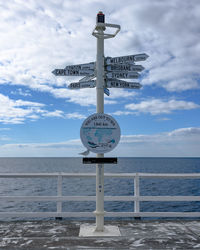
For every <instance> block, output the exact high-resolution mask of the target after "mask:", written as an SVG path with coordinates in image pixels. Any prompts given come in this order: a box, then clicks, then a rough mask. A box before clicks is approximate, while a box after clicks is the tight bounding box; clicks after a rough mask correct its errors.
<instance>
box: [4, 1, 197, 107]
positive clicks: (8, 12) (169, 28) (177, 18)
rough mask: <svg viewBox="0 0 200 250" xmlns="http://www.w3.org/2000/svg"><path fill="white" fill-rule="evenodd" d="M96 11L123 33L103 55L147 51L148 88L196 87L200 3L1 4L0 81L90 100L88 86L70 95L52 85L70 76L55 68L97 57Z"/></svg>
mask: <svg viewBox="0 0 200 250" xmlns="http://www.w3.org/2000/svg"><path fill="white" fill-rule="evenodd" d="M99 9H102V10H103V11H105V14H106V21H107V22H112V23H118V24H120V25H121V32H120V33H119V34H118V36H117V37H116V38H115V39H109V40H107V41H106V46H105V55H106V56H117V55H126V54H132V53H140V52H146V53H147V54H149V55H150V58H149V59H148V60H147V61H146V62H142V64H143V65H145V66H146V68H147V69H150V72H149V74H147V75H146V74H143V76H144V78H143V80H142V83H143V84H144V85H145V84H157V85H159V86H162V87H164V88H165V89H167V90H168V91H182V90H189V89H195V88H198V87H199V83H198V81H197V78H199V66H200V46H199V39H198V35H197V34H198V33H199V25H198V24H199V22H200V20H199V19H200V15H199V13H200V4H199V1H198V0H193V1H185V0H169V1H157V0H153V1H152V0H146V1H130V0H127V1H126V3H125V4H124V2H122V1H121V0H115V1H114V0H112V1H107V0H102V1H101V2H99V1H86V0H84V1H80V0H77V1H76V2H75V1H72V0H68V1H42V2H38V1H34V0H28V1H16V2H14V1H5V2H4V4H3V5H1V6H0V12H1V16H0V22H1V26H0V33H1V40H0V47H1V56H0V72H1V74H0V83H1V84H8V83H9V84H17V85H24V86H27V87H29V88H32V89H38V90H39V91H46V92H50V93H52V94H54V96H56V97H58V98H59V97H62V96H68V98H69V99H68V100H69V101H70V102H74V103H79V104H80V103H81V104H83V105H92V103H93V98H92V97H91V94H90V93H89V91H88V92H84V97H83V93H82V92H81V91H77V92H76V94H74V93H73V92H71V93H70V94H69V93H68V92H67V91H64V89H61V90H57V89H54V88H52V86H53V85H55V86H66V82H68V83H69V82H71V81H73V80H72V78H67V77H54V76H53V75H52V73H51V71H52V70H53V69H55V68H58V67H65V66H66V65H68V64H76V63H84V62H91V61H94V60H95V57H96V38H94V37H93V36H92V35H91V31H92V29H93V27H94V25H95V16H96V13H97V11H98V10H99ZM77 10H78V11H77ZM88 10H90V11H89V12H88ZM158 20H159V22H158ZM59 92H60V93H59ZM61 92H62V93H61ZM127 93H128V92H124V94H125V95H122V96H124V97H126V95H127ZM70 95H74V96H73V97H70ZM75 95H76V96H75ZM114 95H115V93H114V92H113V100H106V101H107V103H114V101H115V99H117V98H118V97H119V96H117V95H116V96H115V99H114ZM85 97H87V98H85ZM84 98H85V100H86V99H88V100H89V101H88V102H87V101H84ZM79 99H80V100H81V102H79V101H78V100H79Z"/></svg>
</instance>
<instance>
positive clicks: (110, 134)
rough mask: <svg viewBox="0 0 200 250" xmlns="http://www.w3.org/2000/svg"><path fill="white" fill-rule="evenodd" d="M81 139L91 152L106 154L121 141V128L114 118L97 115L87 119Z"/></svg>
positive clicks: (81, 131)
mask: <svg viewBox="0 0 200 250" xmlns="http://www.w3.org/2000/svg"><path fill="white" fill-rule="evenodd" d="M80 137H81V141H82V143H83V145H84V146H85V147H86V148H87V149H89V150H90V151H91V152H93V153H97V154H104V153H108V152H110V151H111V150H113V149H114V148H115V147H116V146H117V144H118V142H119V140H120V127H119V125H118V123H117V121H116V120H115V119H114V118H113V117H112V116H110V115H107V114H102V113H97V114H93V115H91V116H89V117H88V118H87V119H85V121H84V122H83V124H82V126H81V130H80Z"/></svg>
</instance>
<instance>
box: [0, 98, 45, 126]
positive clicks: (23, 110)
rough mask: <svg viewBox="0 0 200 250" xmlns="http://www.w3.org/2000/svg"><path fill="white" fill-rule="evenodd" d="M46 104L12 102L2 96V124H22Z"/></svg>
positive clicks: (0, 102)
mask: <svg viewBox="0 0 200 250" xmlns="http://www.w3.org/2000/svg"><path fill="white" fill-rule="evenodd" d="M41 107H44V104H41V103H37V102H29V101H23V100H12V99H9V97H7V96H4V95H2V94H0V122H2V123H4V124H9V123H10V124H20V123H23V122H24V120H25V119H26V118H28V117H29V116H31V115H32V114H33V113H37V112H39V111H40V110H41Z"/></svg>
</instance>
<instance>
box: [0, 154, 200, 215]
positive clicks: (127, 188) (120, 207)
mask: <svg viewBox="0 0 200 250" xmlns="http://www.w3.org/2000/svg"><path fill="white" fill-rule="evenodd" d="M104 171H105V173H138V172H139V173H200V158H133V157H130V158H123V157H120V158H118V163H117V164H107V165H105V166H104ZM55 172H65V173H95V172H96V165H95V164H83V163H82V158H78V157H77V158H75V157H67V158H53V157H52V158H28V157H27V158H0V173H55ZM95 181H96V179H95V178H89V179H87V178H64V179H63V195H64V196H65V195H70V196H82V195H84V196H85V195H86V196H87V195H95V192H96V188H95V185H96V184H95ZM56 189H57V179H56V178H0V196H17V195H18V196H39V195H41V196H49V195H52V196H54V195H57V190H56ZM104 192H105V195H107V196H114V195H120V196H122V195H125V196H127V195H134V181H133V180H132V179H123V178H105V183H104ZM140 195H145V196H146V195H150V196H154V195H178V196H179V195H183V196H186V195H189V196H193V195H197V196H199V195H200V179H160V178H159V179H155V178H152V179H141V180H140ZM95 206H96V205H95V202H93V201H91V202H75V201H74V202H63V204H62V210H63V211H64V212H70V211H73V212H80V211H81V212H85V211H95ZM104 206H105V211H109V212H110V211H112V212H128V211H130V212H133V211H134V203H133V202H118V201H112V202H110V201H109V202H105V205H104ZM140 210H141V211H143V212H199V211H200V202H198V201H195V202H152V201H148V202H147V201H145V202H141V203H140ZM54 211H56V202H24V201H23V202H16V201H2V200H1V201H0V212H54ZM0 220H1V218H0Z"/></svg>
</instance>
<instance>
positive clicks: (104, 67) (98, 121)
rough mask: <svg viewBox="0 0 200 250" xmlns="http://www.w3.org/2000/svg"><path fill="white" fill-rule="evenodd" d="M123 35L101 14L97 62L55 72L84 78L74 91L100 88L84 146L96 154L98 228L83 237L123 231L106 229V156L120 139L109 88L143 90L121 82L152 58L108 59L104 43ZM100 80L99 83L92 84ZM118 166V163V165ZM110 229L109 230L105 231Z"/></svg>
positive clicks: (97, 29)
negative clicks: (108, 109)
mask: <svg viewBox="0 0 200 250" xmlns="http://www.w3.org/2000/svg"><path fill="white" fill-rule="evenodd" d="M107 27H108V28H111V29H115V32H114V33H112V34H108V33H104V31H105V30H106V28H107ZM119 31H120V25H118V24H109V23H105V16H104V14H103V13H102V12H99V13H98V14H97V23H96V26H95V28H94V30H93V32H92V35H93V36H95V37H96V38H97V56H96V62H90V63H85V64H77V65H68V66H66V67H65V68H64V69H55V70H53V71H52V73H53V74H54V75H55V76H84V77H83V78H82V79H81V80H79V82H75V83H71V84H69V88H70V89H80V88H94V87H96V114H93V115H91V116H89V117H88V118H87V119H86V120H85V121H84V122H83V125H82V127H81V132H80V136H81V140H82V142H83V145H84V146H85V147H86V148H87V149H88V150H90V151H92V152H94V153H96V154H97V155H96V158H95V159H96V160H91V159H90V160H88V161H90V162H92V161H93V162H92V163H94V162H95V163H97V165H96V211H95V212H94V213H95V215H96V226H95V228H94V227H87V226H86V227H87V228H84V230H83V231H84V232H82V233H81V232H80V234H79V235H81V236H83V235H84V236H94V235H95V236H98V233H100V234H99V236H104V235H105V236H107V235H109V236H120V232H119V229H118V228H117V227H115V229H113V227H112V228H109V226H104V213H105V212H104V163H108V162H107V161H106V159H105V158H104V153H107V152H109V151H111V150H113V149H114V148H115V147H116V145H117V144H118V142H119V139H120V128H119V125H118V124H117V122H116V121H115V119H114V118H112V117H111V116H109V115H106V114H104V93H105V94H106V95H108V96H109V95H110V92H109V89H107V88H128V89H139V88H141V86H142V85H141V84H140V83H138V82H127V81H123V80H119V79H134V78H138V77H139V76H140V75H139V74H138V72H141V71H142V70H144V67H143V66H142V65H136V64H135V62H138V61H145V60H146V59H147V58H148V55H147V54H145V53H143V54H136V55H127V56H119V57H107V58H104V39H108V38H113V37H115V36H116V35H117V33H118V32H119ZM94 78H96V80H92V79H94ZM118 78H119V79H118ZM115 162H116V161H115ZM105 228H106V229H105Z"/></svg>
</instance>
